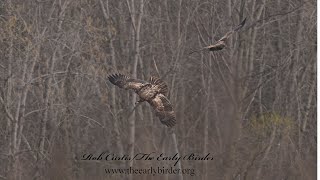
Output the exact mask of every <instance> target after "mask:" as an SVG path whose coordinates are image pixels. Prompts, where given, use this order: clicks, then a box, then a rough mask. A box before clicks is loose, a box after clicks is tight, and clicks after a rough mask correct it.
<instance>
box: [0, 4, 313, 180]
mask: <svg viewBox="0 0 320 180" xmlns="http://www.w3.org/2000/svg"><path fill="white" fill-rule="evenodd" d="M245 17H247V23H246V25H245V27H244V28H243V29H242V31H241V32H240V33H238V34H236V35H234V36H233V37H232V38H231V39H230V40H229V41H228V45H229V46H228V48H227V49H226V50H223V51H221V52H217V53H209V52H202V53H195V54H192V55H190V56H189V55H188V53H189V52H191V51H192V50H195V49H198V48H201V47H203V46H206V45H209V44H210V43H213V42H214V41H216V40H217V39H218V38H219V37H221V35H223V34H224V33H225V32H227V31H229V30H230V29H231V27H233V26H235V25H237V24H238V23H239V22H240V21H241V20H242V19H243V18H245ZM0 39H1V44H0V53H1V56H0V59H1V61H0V78H1V79H0V88H1V89H0V90H1V91H0V92H1V93H0V95H1V96H0V112H1V114H0V162H1V163H0V179H14V180H15V179H123V178H125V177H124V176H120V175H107V174H105V172H104V168H117V167H124V168H125V167H128V166H129V165H133V166H134V167H135V168H139V167H146V168H147V167H150V166H154V167H157V166H166V165H165V164H164V165H163V164H159V163H154V162H153V163H151V162H144V161H141V162H133V164H132V162H131V163H129V164H126V163H121V162H83V161H80V160H79V157H81V156H82V154H83V153H100V152H101V151H105V150H108V152H113V153H120V154H132V153H136V152H146V153H147V152H153V151H154V152H166V153H169V154H172V153H174V152H173V150H172V146H173V142H172V140H171V138H169V135H167V132H166V131H164V129H165V127H164V126H163V125H162V124H160V122H159V120H158V119H157V118H156V117H155V115H154V113H153V111H152V108H151V107H150V106H149V105H148V104H147V103H144V104H142V105H141V106H139V107H138V108H137V109H136V110H135V111H134V112H133V114H132V115H131V116H130V117H129V115H130V111H131V110H132V108H133V107H134V106H133V104H134V102H135V101H136V99H135V98H136V97H135V95H133V93H132V92H128V91H125V90H120V89H119V88H117V87H115V86H113V85H111V83H109V82H107V81H106V75H107V74H109V73H111V72H116V71H121V72H124V73H127V74H128V75H131V76H132V77H137V78H140V79H148V78H149V76H150V75H156V76H160V77H162V78H163V79H164V80H165V81H166V82H167V83H168V86H169V88H170V95H169V98H170V101H171V102H172V104H173V105H174V108H175V110H176V114H177V120H178V124H177V125H176V127H175V131H176V137H177V142H178V148H179V151H180V153H181V154H187V153H191V152H194V153H199V154H204V153H207V152H210V153H212V154H215V156H216V160H215V161H208V162H207V163H205V162H201V161H197V162H188V161H182V168H195V173H196V176H193V177H191V176H189V175H184V176H183V178H184V179H226V180H230V179H241V180H242V179H279V180H282V179H315V178H316V138H317V137H316V1H313V0H306V1H304V2H302V1H299V0H247V1H245V0H155V1H153V0H152V1H151V0H119V1H111V0H109V1H107V0H73V1H72V0H46V1H42V0H3V1H1V2H0ZM132 135H134V136H132ZM169 165H170V164H169ZM169 165H168V166H169ZM128 178H133V179H151V178H154V179H177V178H178V177H177V176H171V175H170V176H138V175H134V176H131V177H128ZM179 178H181V176H180V177H179Z"/></svg>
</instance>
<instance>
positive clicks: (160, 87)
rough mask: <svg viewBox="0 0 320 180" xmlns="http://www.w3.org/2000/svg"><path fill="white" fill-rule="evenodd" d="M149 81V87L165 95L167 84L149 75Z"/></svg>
mask: <svg viewBox="0 0 320 180" xmlns="http://www.w3.org/2000/svg"><path fill="white" fill-rule="evenodd" d="M149 82H150V84H151V85H152V86H151V88H154V89H155V90H156V91H157V92H159V93H161V94H164V95H167V93H168V86H167V84H166V83H165V82H164V81H163V80H162V79H160V78H158V77H154V76H151V77H150V79H149Z"/></svg>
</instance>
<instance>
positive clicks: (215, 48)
mask: <svg viewBox="0 0 320 180" xmlns="http://www.w3.org/2000/svg"><path fill="white" fill-rule="evenodd" d="M246 19H247V18H245V19H244V20H243V21H242V22H241V23H240V24H239V25H238V26H237V27H235V28H233V30H231V31H229V32H227V33H226V34H225V35H224V36H223V37H222V38H220V39H219V40H218V41H217V42H216V43H215V44H213V45H210V46H207V47H204V48H202V49H199V50H196V51H193V52H191V53H190V54H192V53H195V52H199V51H203V50H209V51H220V50H222V49H224V48H225V47H226V41H227V40H228V38H229V37H230V36H231V35H232V34H233V33H234V32H237V31H239V30H240V29H241V28H242V27H243V26H244V24H245V23H246Z"/></svg>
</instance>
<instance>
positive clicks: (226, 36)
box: [218, 18, 247, 41]
mask: <svg viewBox="0 0 320 180" xmlns="http://www.w3.org/2000/svg"><path fill="white" fill-rule="evenodd" d="M246 20H247V18H244V20H243V21H242V22H241V23H240V24H239V25H238V26H236V27H235V28H233V29H232V30H231V31H229V32H227V33H226V34H225V35H224V36H223V37H222V38H220V39H219V40H218V41H226V40H227V39H228V38H229V37H230V36H231V35H232V34H233V33H234V32H237V31H239V30H240V29H241V28H242V27H243V26H244V24H245V23H246Z"/></svg>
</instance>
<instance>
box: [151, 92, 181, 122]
mask: <svg viewBox="0 0 320 180" xmlns="http://www.w3.org/2000/svg"><path fill="white" fill-rule="evenodd" d="M148 102H149V103H150V105H151V106H152V107H153V108H154V109H155V111H156V116H157V117H159V119H160V121H161V123H162V124H164V125H166V126H168V127H173V126H174V125H175V124H176V117H175V113H174V111H173V107H172V105H171V103H170V101H169V100H168V98H167V97H166V96H165V95H163V94H157V95H156V96H155V98H153V99H152V100H150V101H148Z"/></svg>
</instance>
